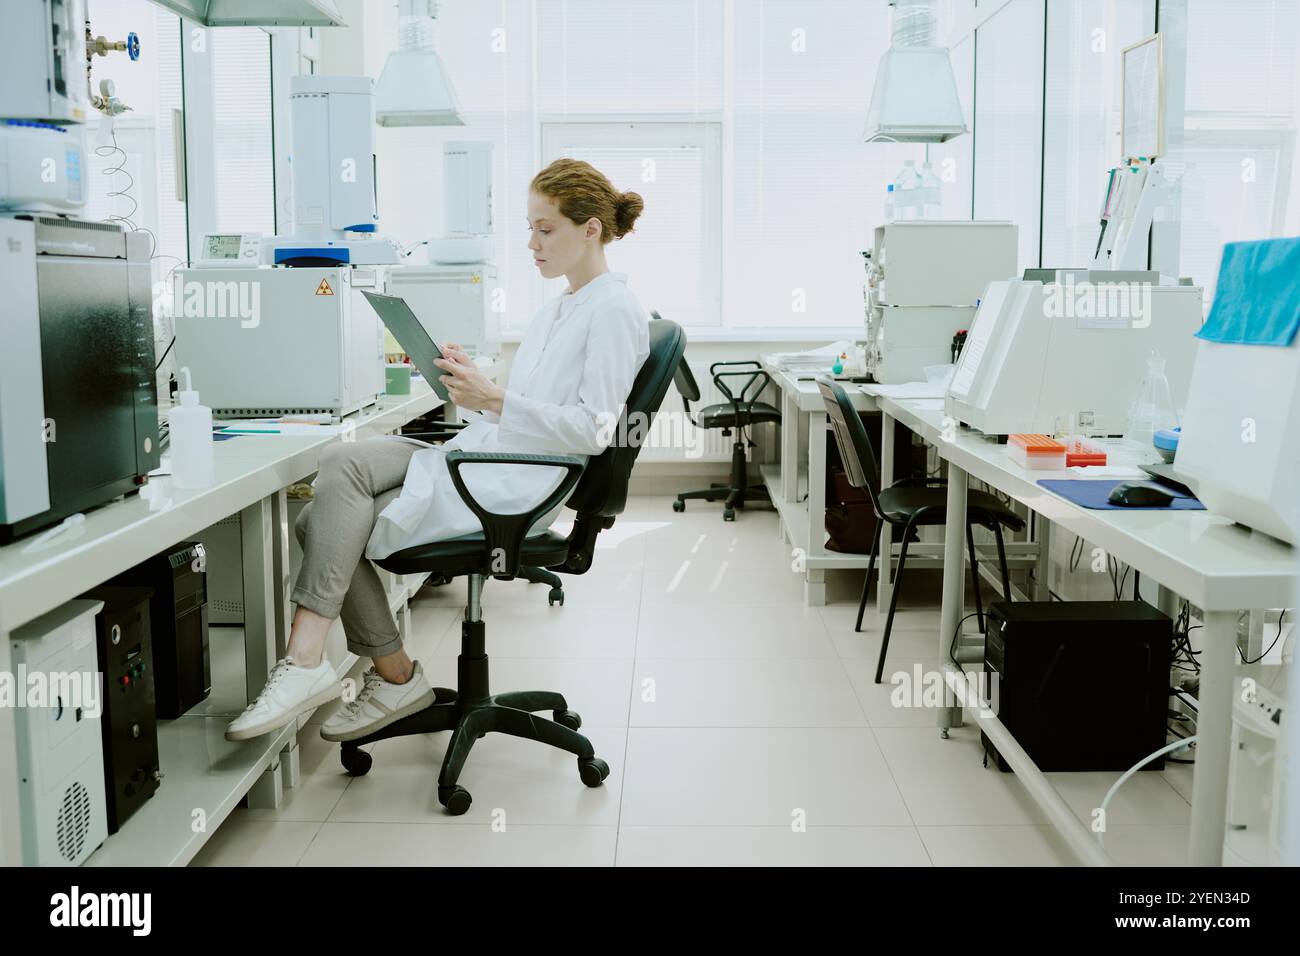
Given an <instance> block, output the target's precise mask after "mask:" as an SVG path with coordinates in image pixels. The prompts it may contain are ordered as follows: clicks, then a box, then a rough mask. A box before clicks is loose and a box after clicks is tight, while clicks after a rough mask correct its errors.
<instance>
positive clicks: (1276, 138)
mask: <svg viewBox="0 0 1300 956" xmlns="http://www.w3.org/2000/svg"><path fill="white" fill-rule="evenodd" d="M1162 6H1164V5H1163V4H1162ZM1185 7H1186V21H1187V87H1186V102H1185V115H1184V142H1183V144H1182V146H1183V148H1182V150H1181V151H1177V150H1171V155H1170V160H1171V163H1170V165H1171V167H1172V170H1171V172H1172V174H1173V175H1174V176H1177V177H1178V178H1179V179H1180V181H1181V183H1182V189H1181V194H1182V218H1181V223H1180V224H1179V228H1178V237H1177V239H1178V243H1179V248H1178V254H1179V266H1180V272H1181V273H1182V274H1183V275H1186V276H1191V277H1192V279H1193V280H1194V281H1195V282H1196V283H1197V284H1198V285H1201V286H1203V287H1204V288H1205V292H1206V299H1205V301H1206V303H1207V305H1208V303H1209V302H1210V301H1211V300H1212V298H1213V295H1214V285H1215V282H1216V280H1217V278H1218V270H1219V259H1220V257H1221V255H1222V251H1223V245H1224V243H1227V242H1233V241H1239V240H1248V239H1265V238H1269V237H1272V236H1283V235H1295V234H1297V233H1300V196H1298V195H1297V190H1296V188H1295V185H1294V182H1295V169H1296V161H1297V137H1296V129H1297V122H1298V120H1300V117H1298V116H1297V107H1298V106H1300V103H1298V102H1297V100H1298V99H1300V83H1298V72H1297V71H1298V69H1300V53H1298V52H1297V51H1298V50H1300V2H1297V0H1236V2H1234V3H1231V4H1225V3H1220V2H1216V0H1185Z"/></svg>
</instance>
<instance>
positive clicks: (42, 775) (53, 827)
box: [11, 600, 108, 866]
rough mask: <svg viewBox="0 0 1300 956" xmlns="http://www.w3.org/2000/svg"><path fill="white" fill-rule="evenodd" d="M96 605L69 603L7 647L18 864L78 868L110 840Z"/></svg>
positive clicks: (27, 628) (15, 637) (28, 627)
mask: <svg viewBox="0 0 1300 956" xmlns="http://www.w3.org/2000/svg"><path fill="white" fill-rule="evenodd" d="M102 606H103V605H102V603H101V602H99V601H81V600H73V601H69V602H68V603H66V604H64V605H61V606H60V607H58V608H55V609H54V610H53V611H50V612H49V613H48V614H43V615H41V616H40V617H38V618H37V619H36V620H34V621H31V622H29V623H27V624H24V625H22V626H21V627H19V628H16V629H15V630H14V632H13V634H12V635H11V640H12V644H11V649H12V652H13V664H14V670H15V672H16V675H22V678H23V679H22V680H21V681H17V682H15V686H16V689H17V690H18V692H20V693H23V694H25V695H26V696H25V698H24V705H25V706H22V707H17V708H15V709H14V724H15V736H16V738H17V741H16V742H17V749H18V803H19V813H20V819H21V821H22V835H23V841H22V842H23V865H24V866H79V865H81V864H82V863H83V862H85V860H86V858H87V857H88V856H90V854H91V853H93V852H95V849H96V848H97V847H98V846H99V845H100V844H101V843H103V842H104V840H105V839H106V838H107V837H108V824H107V814H106V813H105V812H104V808H105V801H104V746H103V740H102V738H101V735H100V730H99V720H100V713H101V703H102V700H103V696H102V694H103V688H102V685H101V684H100V683H99V659H98V654H97V652H96V649H95V615H96V614H97V613H98V612H99V610H100V608H101V607H102Z"/></svg>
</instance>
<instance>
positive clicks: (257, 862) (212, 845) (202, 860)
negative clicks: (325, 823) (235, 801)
mask: <svg viewBox="0 0 1300 956" xmlns="http://www.w3.org/2000/svg"><path fill="white" fill-rule="evenodd" d="M320 828H321V824H320V823H304V822H298V821H288V820H282V821H276V820H259V819H254V818H253V817H251V816H250V815H249V814H248V813H247V812H246V811H244V810H241V809H238V808H237V809H235V810H234V812H232V813H231V814H230V816H228V817H227V818H226V821H225V822H224V823H222V824H221V826H220V827H219V828H218V829H217V832H215V833H213V834H212V836H211V837H209V838H208V842H207V843H205V844H203V847H202V848H201V849H200V850H199V852H198V853H197V854H196V855H195V857H194V859H193V860H191V861H190V865H191V866H297V865H298V861H299V860H301V859H302V856H303V854H304V853H306V852H307V847H308V846H309V845H310V844H311V841H312V838H313V837H315V836H316V832H317V831H318V830H319V829H320Z"/></svg>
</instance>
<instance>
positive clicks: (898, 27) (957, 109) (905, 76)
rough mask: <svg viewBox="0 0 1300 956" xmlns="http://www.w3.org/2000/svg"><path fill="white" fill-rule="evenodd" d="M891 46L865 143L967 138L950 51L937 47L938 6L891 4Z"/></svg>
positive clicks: (905, 0) (921, 1)
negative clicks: (963, 136)
mask: <svg viewBox="0 0 1300 956" xmlns="http://www.w3.org/2000/svg"><path fill="white" fill-rule="evenodd" d="M890 6H891V7H892V8H893V9H892V11H891V21H892V23H891V27H892V31H891V42H890V47H889V49H888V50H887V51H885V55H884V56H882V57H881V58H880V65H879V66H878V67H877V68H876V82H875V85H874V86H873V87H872V88H871V106H870V108H869V109H868V111H867V126H866V130H865V131H864V132H863V136H862V138H863V140H864V141H865V142H868V143H943V142H947V141H948V140H950V139H952V138H953V137H954V136H960V135H961V134H962V133H964V132H966V120H965V118H964V117H963V115H962V111H961V102H960V101H959V100H958V99H957V81H956V79H955V78H954V76H953V72H952V61H951V60H950V59H949V58H948V49H947V47H941V46H935V42H936V37H937V34H938V14H937V12H936V9H937V6H938V4H937V0H890Z"/></svg>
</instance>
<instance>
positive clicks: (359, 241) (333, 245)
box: [263, 75, 402, 265]
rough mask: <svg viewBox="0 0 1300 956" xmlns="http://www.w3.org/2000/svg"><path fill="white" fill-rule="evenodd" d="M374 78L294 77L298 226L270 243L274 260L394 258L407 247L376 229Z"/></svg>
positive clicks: (377, 261) (376, 261) (268, 252)
mask: <svg viewBox="0 0 1300 956" xmlns="http://www.w3.org/2000/svg"><path fill="white" fill-rule="evenodd" d="M373 88H374V81H373V80H372V79H370V77H368V76H330V75H310V76H294V77H290V79H289V106H290V109H291V110H292V113H293V232H292V233H291V234H287V235H280V236H271V237H270V238H268V239H267V240H266V241H265V243H264V244H263V261H265V262H266V263H267V264H269V265H293V264H306V265H325V264H327V263H333V264H339V265H391V264H394V263H397V262H399V261H400V260H401V257H402V251H401V247H400V246H398V245H397V243H396V242H394V241H392V240H391V239H385V238H383V237H382V236H379V235H378V234H377V229H378V223H379V213H378V211H377V210H376V208H375V172H374V146H373V141H374V135H373V133H374V123H375V112H374V96H373Z"/></svg>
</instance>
